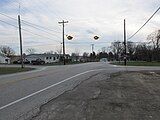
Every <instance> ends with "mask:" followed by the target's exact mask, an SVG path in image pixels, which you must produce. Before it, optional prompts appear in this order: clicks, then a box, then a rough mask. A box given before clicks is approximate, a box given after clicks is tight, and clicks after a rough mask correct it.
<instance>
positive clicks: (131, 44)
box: [127, 41, 136, 60]
mask: <svg viewBox="0 0 160 120" xmlns="http://www.w3.org/2000/svg"><path fill="white" fill-rule="evenodd" d="M127 48H128V49H127V51H128V54H129V59H130V60H132V59H133V54H134V52H135V51H136V45H135V43H134V42H131V41H128V42H127Z"/></svg>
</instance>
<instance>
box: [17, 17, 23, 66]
mask: <svg viewBox="0 0 160 120" xmlns="http://www.w3.org/2000/svg"><path fill="white" fill-rule="evenodd" d="M18 25H19V39H20V54H21V68H24V63H23V48H22V33H21V18H20V15H18Z"/></svg>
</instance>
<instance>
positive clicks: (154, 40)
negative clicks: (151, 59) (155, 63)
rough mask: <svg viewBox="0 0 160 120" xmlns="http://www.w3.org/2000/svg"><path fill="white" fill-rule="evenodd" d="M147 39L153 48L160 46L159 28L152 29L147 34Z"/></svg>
mask: <svg viewBox="0 0 160 120" xmlns="http://www.w3.org/2000/svg"><path fill="white" fill-rule="evenodd" d="M147 40H149V43H151V44H152V45H153V47H154V49H157V50H158V49H159V48H160V30H157V31H154V32H153V33H151V34H150V35H148V37H147Z"/></svg>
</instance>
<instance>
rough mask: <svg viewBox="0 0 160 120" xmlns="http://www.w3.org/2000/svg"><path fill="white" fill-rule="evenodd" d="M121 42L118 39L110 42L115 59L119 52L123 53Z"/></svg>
mask: <svg viewBox="0 0 160 120" xmlns="http://www.w3.org/2000/svg"><path fill="white" fill-rule="evenodd" d="M123 48H124V46H123V43H122V42H120V41H115V42H112V44H111V49H112V52H113V53H114V56H115V58H116V59H118V58H119V57H118V56H119V54H123Z"/></svg>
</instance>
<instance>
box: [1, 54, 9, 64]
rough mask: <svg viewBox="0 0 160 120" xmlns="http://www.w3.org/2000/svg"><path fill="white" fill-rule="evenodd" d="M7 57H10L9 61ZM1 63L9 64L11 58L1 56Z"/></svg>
mask: <svg viewBox="0 0 160 120" xmlns="http://www.w3.org/2000/svg"><path fill="white" fill-rule="evenodd" d="M6 59H8V62H7V61H6ZM0 63H8V64H10V58H8V57H4V56H0Z"/></svg>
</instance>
